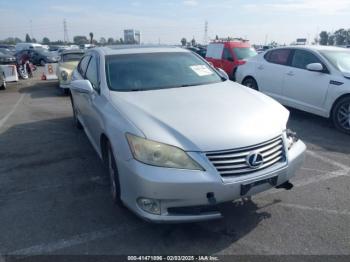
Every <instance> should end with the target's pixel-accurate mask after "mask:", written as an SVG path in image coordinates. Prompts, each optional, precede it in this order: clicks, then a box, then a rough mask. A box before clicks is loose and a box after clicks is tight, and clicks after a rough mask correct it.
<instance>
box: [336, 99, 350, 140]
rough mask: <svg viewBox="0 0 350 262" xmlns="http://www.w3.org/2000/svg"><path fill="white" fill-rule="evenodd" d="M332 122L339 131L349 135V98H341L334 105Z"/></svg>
mask: <svg viewBox="0 0 350 262" xmlns="http://www.w3.org/2000/svg"><path fill="white" fill-rule="evenodd" d="M332 120H333V124H334V126H335V127H336V128H337V129H338V130H339V131H341V132H343V133H346V134H348V135H350V96H346V97H343V98H341V99H340V100H339V101H338V102H337V103H336V104H335V105H334V107H333V110H332Z"/></svg>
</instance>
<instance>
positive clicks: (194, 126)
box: [110, 81, 289, 152]
mask: <svg viewBox="0 0 350 262" xmlns="http://www.w3.org/2000/svg"><path fill="white" fill-rule="evenodd" d="M110 93H111V95H110V97H111V102H112V103H113V104H114V106H115V107H116V108H118V110H120V111H121V112H123V113H124V114H125V115H126V117H128V119H129V120H130V121H131V122H133V124H135V125H136V126H137V127H138V128H139V129H140V131H141V132H143V134H144V136H145V137H146V138H148V139H150V140H154V141H158V142H162V143H166V144H171V145H174V146H177V147H180V148H182V149H184V150H186V151H201V152H204V151H214V150H225V149H233V148H240V147H245V146H250V145H255V144H258V143H261V142H264V141H267V140H269V139H272V138H275V137H277V136H279V135H281V133H282V131H283V130H284V129H285V128H286V123H287V121H288V117H289V112H288V110H286V109H285V108H284V107H283V106H282V105H280V104H279V103H278V102H276V101H275V100H273V99H272V98H269V97H267V96H266V95H263V94H262V93H259V92H257V91H254V90H251V89H248V88H247V87H244V86H241V85H239V84H237V83H233V82H231V81H225V82H222V83H217V84H210V85H202V86H192V87H183V88H172V89H164V90H152V91H141V92H114V91H111V92H110Z"/></svg>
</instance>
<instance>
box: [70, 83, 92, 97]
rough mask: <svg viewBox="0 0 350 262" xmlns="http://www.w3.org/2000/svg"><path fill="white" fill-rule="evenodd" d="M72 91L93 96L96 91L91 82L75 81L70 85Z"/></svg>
mask: <svg viewBox="0 0 350 262" xmlns="http://www.w3.org/2000/svg"><path fill="white" fill-rule="evenodd" d="M70 89H71V90H73V91H76V92H78V93H84V94H91V93H92V92H93V90H94V89H93V88H92V85H91V83H90V81H89V80H74V81H72V82H71V83H70Z"/></svg>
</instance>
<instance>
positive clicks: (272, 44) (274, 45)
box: [269, 41, 278, 47]
mask: <svg viewBox="0 0 350 262" xmlns="http://www.w3.org/2000/svg"><path fill="white" fill-rule="evenodd" d="M269 46H272V47H277V46H278V43H277V42H276V41H271V43H270V44H269Z"/></svg>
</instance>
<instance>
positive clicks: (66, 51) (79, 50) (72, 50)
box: [61, 49, 85, 55]
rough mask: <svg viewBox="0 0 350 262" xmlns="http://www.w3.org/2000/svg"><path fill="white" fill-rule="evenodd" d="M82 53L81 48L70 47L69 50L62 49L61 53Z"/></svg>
mask: <svg viewBox="0 0 350 262" xmlns="http://www.w3.org/2000/svg"><path fill="white" fill-rule="evenodd" d="M77 53H78V54H84V53H85V51H84V50H81V49H70V50H64V51H63V52H62V53H61V55H65V54H77Z"/></svg>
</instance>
